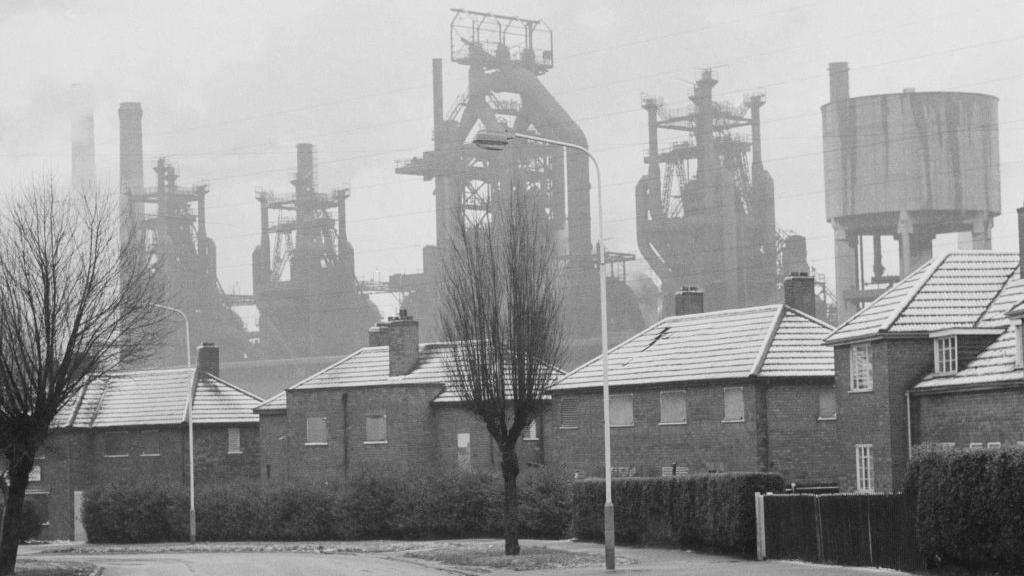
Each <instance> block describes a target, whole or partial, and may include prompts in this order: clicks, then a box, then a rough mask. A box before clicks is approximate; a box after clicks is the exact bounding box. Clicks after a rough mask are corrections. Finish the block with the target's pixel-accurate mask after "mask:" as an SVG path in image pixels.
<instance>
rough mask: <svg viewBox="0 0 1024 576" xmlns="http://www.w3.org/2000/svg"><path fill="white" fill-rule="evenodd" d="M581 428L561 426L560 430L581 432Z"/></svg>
mask: <svg viewBox="0 0 1024 576" xmlns="http://www.w3.org/2000/svg"><path fill="white" fill-rule="evenodd" d="M579 428H580V427H579V426H559V427H558V429H559V430H579Z"/></svg>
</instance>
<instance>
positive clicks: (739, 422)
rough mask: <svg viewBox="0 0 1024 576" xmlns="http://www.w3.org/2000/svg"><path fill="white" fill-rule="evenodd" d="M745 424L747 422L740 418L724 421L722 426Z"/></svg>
mask: <svg viewBox="0 0 1024 576" xmlns="http://www.w3.org/2000/svg"><path fill="white" fill-rule="evenodd" d="M744 422H746V420H744V419H743V418H740V419H739V420H722V424H742V423H744Z"/></svg>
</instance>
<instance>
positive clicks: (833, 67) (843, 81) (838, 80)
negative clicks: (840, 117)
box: [828, 62, 850, 102]
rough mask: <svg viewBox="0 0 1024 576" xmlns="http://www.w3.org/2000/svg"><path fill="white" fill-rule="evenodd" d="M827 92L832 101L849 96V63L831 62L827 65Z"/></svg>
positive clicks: (846, 98) (845, 98)
mask: <svg viewBox="0 0 1024 576" xmlns="http://www.w3.org/2000/svg"><path fill="white" fill-rule="evenodd" d="M828 79H829V92H830V95H831V101H832V102H839V101H840V100H848V99H849V98H850V65H849V64H847V63H846V62H831V63H829V65H828Z"/></svg>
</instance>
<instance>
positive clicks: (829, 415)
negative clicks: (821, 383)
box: [818, 386, 836, 420]
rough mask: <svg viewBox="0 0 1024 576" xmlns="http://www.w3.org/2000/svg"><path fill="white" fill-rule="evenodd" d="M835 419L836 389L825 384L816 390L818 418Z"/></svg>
mask: <svg viewBox="0 0 1024 576" xmlns="http://www.w3.org/2000/svg"><path fill="white" fill-rule="evenodd" d="M835 419H836V389H835V388H833V387H831V386H827V387H823V388H822V389H821V390H820V391H819V392H818V420H835Z"/></svg>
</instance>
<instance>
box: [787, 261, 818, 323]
mask: <svg viewBox="0 0 1024 576" xmlns="http://www.w3.org/2000/svg"><path fill="white" fill-rule="evenodd" d="M782 293H783V298H784V303H785V304H786V306H789V307H790V308H792V309H794V310H799V311H801V312H803V313H804V314H807V315H808V316H814V311H815V310H814V308H815V298H814V278H812V277H811V276H810V275H809V274H808V273H807V272H792V273H790V275H789V276H787V277H786V279H785V280H783V281H782Z"/></svg>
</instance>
